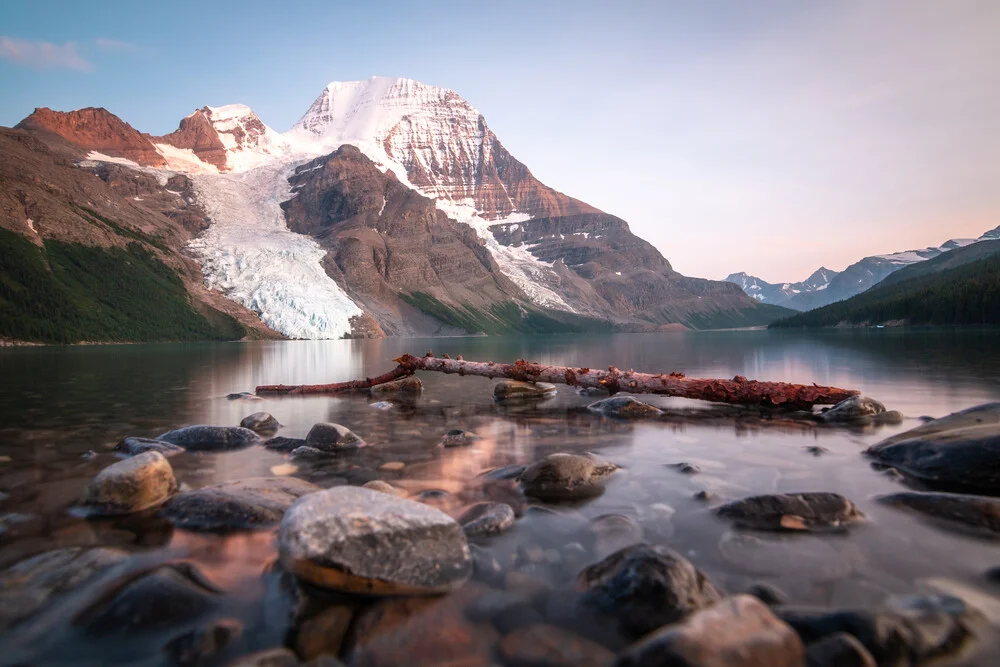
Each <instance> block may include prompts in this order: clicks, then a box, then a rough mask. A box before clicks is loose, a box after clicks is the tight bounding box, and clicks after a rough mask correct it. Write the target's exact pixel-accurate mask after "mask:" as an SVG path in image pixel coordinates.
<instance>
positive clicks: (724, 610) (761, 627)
mask: <svg viewBox="0 0 1000 667" xmlns="http://www.w3.org/2000/svg"><path fill="white" fill-rule="evenodd" d="M804 660H805V649H804V648H803V646H802V641H801V640H800V639H799V637H798V635H796V634H795V631H794V630H792V628H790V627H788V625H787V624H785V623H783V622H782V621H781V620H780V619H778V618H777V617H775V615H774V614H773V613H772V612H771V610H770V609H768V608H767V606H766V605H764V604H763V603H762V602H761V601H760V600H758V599H757V598H755V597H752V596H750V595H737V596H734V597H729V598H725V599H724V600H722V601H721V602H718V603H717V604H715V605H713V606H711V607H709V608H708V609H702V610H700V611H697V612H695V613H694V614H692V615H691V616H690V617H688V618H687V619H686V620H685V621H683V622H681V623H678V624H677V625H671V626H668V627H665V628H663V629H662V630H660V631H658V632H656V633H654V634H652V635H650V636H648V637H645V638H643V639H642V641H640V642H639V643H638V644H635V645H634V646H632V647H630V648H629V649H628V650H627V651H625V652H624V653H623V654H622V656H621V657H620V658H619V659H618V662H617V663H615V664H616V667H660V666H661V665H677V666H678V667H802V665H803V662H804Z"/></svg>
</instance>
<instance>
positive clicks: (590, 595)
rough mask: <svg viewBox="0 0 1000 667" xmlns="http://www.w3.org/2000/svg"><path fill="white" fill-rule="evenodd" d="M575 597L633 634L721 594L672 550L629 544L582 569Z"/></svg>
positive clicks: (677, 618)
mask: <svg viewBox="0 0 1000 667" xmlns="http://www.w3.org/2000/svg"><path fill="white" fill-rule="evenodd" d="M577 583H578V586H579V588H580V589H581V590H582V591H584V594H583V596H582V598H581V602H582V604H583V605H584V606H586V607H589V608H591V609H595V610H597V611H599V612H601V613H603V614H606V615H607V616H609V617H611V618H613V619H615V620H616V621H617V622H618V627H619V630H620V631H621V633H622V635H624V636H625V637H628V638H630V639H638V638H639V637H641V636H643V635H645V634H646V633H649V632H652V631H653V630H656V629H657V628H659V627H661V626H663V625H666V624H668V623H676V622H677V621H680V620H682V619H683V618H685V617H686V616H688V615H689V614H691V613H693V612H695V611H697V610H699V609H702V608H704V607H707V606H709V605H712V604H714V603H715V602H717V601H718V600H719V599H721V598H722V594H721V593H720V592H719V591H718V590H717V589H716V588H715V586H713V585H712V582H711V581H709V580H708V577H706V576H705V575H704V574H702V573H701V571H700V570H698V568H696V567H695V566H694V565H692V564H691V563H690V561H688V560H687V559H686V558H684V557H683V556H681V555H680V554H679V553H677V552H676V551H673V550H671V549H668V548H666V547H661V546H652V545H649V544H634V545H632V546H629V547H625V548H624V549H622V550H620V551H616V552H615V553H613V554H611V555H610V556H608V557H607V558H605V559H604V560H602V561H600V562H599V563H596V564H594V565H591V566H590V567H587V568H585V569H584V570H583V571H582V572H580V575H579V577H578V579H577Z"/></svg>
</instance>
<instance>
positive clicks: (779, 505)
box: [715, 493, 864, 531]
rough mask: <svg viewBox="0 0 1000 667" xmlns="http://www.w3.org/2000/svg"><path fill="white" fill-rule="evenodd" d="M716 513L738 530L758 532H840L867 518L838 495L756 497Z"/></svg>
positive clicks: (730, 504)
mask: <svg viewBox="0 0 1000 667" xmlns="http://www.w3.org/2000/svg"><path fill="white" fill-rule="evenodd" d="M715 512H716V514H718V515H719V516H720V517H722V518H724V519H730V520H732V521H733V522H734V523H735V524H736V525H737V526H738V527H741V528H751V529H755V530H792V531H796V530H801V531H811V530H817V529H840V528H844V527H845V526H847V525H849V524H851V523H855V522H858V521H861V520H862V519H863V518H864V515H863V514H862V513H861V512H860V511H859V510H858V508H857V507H855V506H854V503H852V502H851V501H850V500H848V499H847V498H844V497H843V496H841V495H839V494H836V493H781V494H773V495H763V496H752V497H750V498H744V499H743V500H737V501H734V502H730V503H726V504H725V505H722V506H721V507H719V508H717V509H716V510H715Z"/></svg>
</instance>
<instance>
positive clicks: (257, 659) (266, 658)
mask: <svg viewBox="0 0 1000 667" xmlns="http://www.w3.org/2000/svg"><path fill="white" fill-rule="evenodd" d="M300 664H301V663H299V658H298V656H296V655H295V653H294V652H292V651H290V650H289V649H287V648H284V647H278V648H269V649H266V650H264V651H257V652H256V653H250V654H248V655H244V656H242V657H239V658H237V659H236V660H234V661H233V662H231V663H229V664H228V665H226V667H299V665H300Z"/></svg>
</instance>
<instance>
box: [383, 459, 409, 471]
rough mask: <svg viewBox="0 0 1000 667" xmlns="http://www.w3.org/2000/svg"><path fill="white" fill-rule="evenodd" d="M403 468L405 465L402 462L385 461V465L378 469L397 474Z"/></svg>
mask: <svg viewBox="0 0 1000 667" xmlns="http://www.w3.org/2000/svg"><path fill="white" fill-rule="evenodd" d="M405 467H406V464H405V463H403V462H402V461H386V462H385V463H383V464H382V465H380V466H379V467H378V469H379V470H383V471H385V472H399V471H400V470H402V469H403V468H405Z"/></svg>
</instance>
